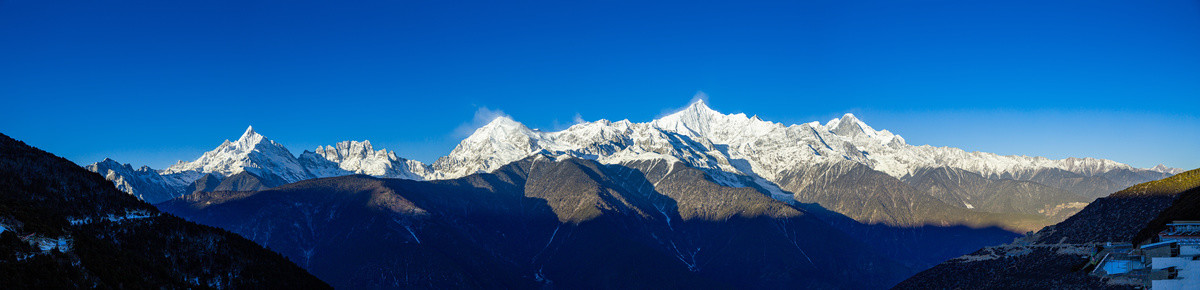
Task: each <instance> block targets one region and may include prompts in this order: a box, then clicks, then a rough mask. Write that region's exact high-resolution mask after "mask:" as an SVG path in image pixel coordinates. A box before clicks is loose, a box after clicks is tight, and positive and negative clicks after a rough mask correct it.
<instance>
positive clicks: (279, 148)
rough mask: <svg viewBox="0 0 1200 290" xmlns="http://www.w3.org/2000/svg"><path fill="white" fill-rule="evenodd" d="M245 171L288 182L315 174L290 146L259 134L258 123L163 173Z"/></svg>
mask: <svg viewBox="0 0 1200 290" xmlns="http://www.w3.org/2000/svg"><path fill="white" fill-rule="evenodd" d="M242 171H251V173H255V174H258V175H259V176H265V175H269V174H274V175H278V177H280V178H282V179H283V180H285V181H287V182H296V181H300V180H304V179H309V178H311V177H312V176H311V174H310V173H308V172H307V171H306V170H305V169H304V168H303V167H301V166H300V164H299V163H298V162H297V160H296V157H295V156H293V155H292V153H291V152H289V151H288V149H287V148H286V147H284V146H283V145H282V144H279V143H275V141H271V140H270V139H267V138H266V137H264V136H263V135H261V134H258V132H255V131H254V127H247V128H246V132H245V133H242V136H241V137H240V138H238V140H237V141H235V142H229V141H228V140H226V142H224V143H222V144H221V145H220V146H217V148H216V149H213V150H212V151H208V152H205V153H204V155H201V156H200V158H199V159H196V160H195V161H192V162H183V163H178V164H175V165H172V166H171V167H168V168H167V169H165V170H163V172H162V173H163V174H175V173H184V172H192V174H191V175H197V176H199V175H202V174H203V173H219V174H221V175H224V176H230V175H233V174H237V173H240V172H242Z"/></svg>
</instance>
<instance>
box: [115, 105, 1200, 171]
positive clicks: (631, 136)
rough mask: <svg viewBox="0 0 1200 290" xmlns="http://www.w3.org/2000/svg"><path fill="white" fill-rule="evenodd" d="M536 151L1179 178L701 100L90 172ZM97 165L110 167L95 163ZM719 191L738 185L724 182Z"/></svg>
mask: <svg viewBox="0 0 1200 290" xmlns="http://www.w3.org/2000/svg"><path fill="white" fill-rule="evenodd" d="M534 154H547V155H551V156H561V157H577V158H584V159H592V160H597V161H599V162H601V163H606V164H627V163H630V162H638V161H645V160H653V161H664V162H669V163H674V162H681V163H683V164H685V165H687V166H691V167H695V168H699V169H704V170H707V171H708V172H709V173H712V174H716V175H722V174H726V175H730V176H732V177H730V178H732V179H736V176H743V177H747V178H750V179H753V180H756V181H755V182H754V183H757V184H758V185H761V186H760V187H768V188H769V187H772V186H771V185H770V184H771V183H778V182H779V181H780V178H781V175H782V174H785V173H786V172H792V171H797V170H801V169H803V168H808V167H812V166H818V165H822V164H836V163H842V162H851V163H857V164H862V165H866V166H868V167H869V168H871V169H874V170H877V171H881V172H884V173H886V174H888V175H891V176H893V177H896V178H903V177H905V176H908V175H910V174H912V173H913V172H915V171H916V170H919V169H922V168H938V167H948V168H955V169H961V170H966V171H969V172H974V173H978V174H980V175H982V176H985V177H989V178H1026V177H1028V176H1026V175H1030V174H1032V172H1037V171H1039V170H1046V169H1054V170H1063V171H1067V172H1071V173H1074V174H1080V175H1084V176H1094V175H1099V174H1104V173H1106V172H1111V171H1114V170H1130V171H1134V172H1159V173H1167V174H1173V173H1177V172H1179V171H1181V170H1179V169H1172V168H1167V167H1166V166H1159V167H1155V168H1150V169H1137V168H1133V167H1131V166H1129V165H1126V164H1122V163H1119V162H1115V161H1112V160H1105V159H1096V158H1066V159H1059V160H1053V159H1049V158H1045V157H1029V156H1002V155H998V154H993V153H985V152H967V151H965V150H962V149H958V148H952V147H933V146H929V145H921V146H914V145H909V144H907V142H906V141H905V140H904V138H903V137H901V136H899V135H896V134H893V133H892V132H890V131H888V130H876V129H874V128H872V127H871V126H870V125H868V124H867V123H866V122H864V121H862V120H861V119H859V117H858V116H855V115H854V114H850V113H847V114H845V115H843V116H841V117H840V118H834V119H831V120H829V121H828V122H826V123H825V124H821V123H819V122H809V123H802V124H792V125H785V124H782V123H776V122H771V121H765V120H762V119H761V118H759V117H758V116H757V115H755V116H751V117H747V116H746V114H742V113H738V114H723V113H721V112H719V111H717V110H714V109H712V108H711V107H709V104H708V102H706V101H704V100H703V99H700V100H697V101H694V102H692V103H690V104H689V105H688V106H686V107H684V108H682V109H680V110H678V111H676V112H674V113H671V114H668V115H665V116H662V117H660V118H657V119H655V120H651V121H649V122H644V123H635V122H631V121H629V120H621V121H616V122H613V121H609V120H597V121H592V122H582V123H579V124H576V125H573V126H571V127H569V128H567V129H564V130H561V131H555V132H548V131H542V130H535V129H530V128H529V127H527V126H525V125H524V124H522V123H520V122H517V121H516V120H514V119H512V118H511V117H509V116H505V115H501V116H497V117H495V118H494V119H492V120H491V121H490V122H488V123H487V124H485V125H484V126H482V127H480V128H478V129H476V130H475V131H474V132H473V133H472V134H471V135H469V136H468V137H466V138H465V139H464V140H462V141H461V142H460V143H459V144H458V145H457V146H456V147H455V148H454V150H452V151H451V152H450V154H448V155H446V156H444V157H442V158H439V159H438V160H437V161H436V162H434V163H433V164H432V165H429V164H424V163H421V162H418V161H415V160H408V159H404V158H402V157H399V156H397V155H396V154H395V152H393V151H388V150H386V149H379V150H376V149H375V148H374V147H373V146H372V144H371V143H370V141H366V140H364V141H343V142H338V143H336V144H334V145H331V146H320V147H318V148H316V149H315V150H313V151H304V152H303V153H302V154H301V155H300V156H298V157H297V156H293V155H292V154H291V152H289V151H288V149H287V148H285V147H284V146H283V145H282V144H279V143H276V142H275V141H272V140H270V139H267V138H266V137H264V136H263V135H261V134H259V133H258V132H257V131H255V130H254V128H253V127H252V126H251V127H247V128H246V130H245V132H244V133H243V134H242V135H241V136H240V137H239V138H238V139H237V140H236V141H232V142H231V141H229V140H226V141H225V142H224V143H222V144H221V145H220V146H218V147H217V148H216V149H214V150H212V151H209V152H206V153H204V154H203V155H202V156H201V157H200V158H198V159H196V160H194V161H191V162H183V161H181V162H180V163H178V164H175V165H173V166H171V167H169V168H167V169H164V170H161V171H157V172H153V170H140V171H138V170H127V169H121V167H122V166H119V163H116V162H115V161H112V160H105V161H102V162H98V163H97V164H93V166H91V167H92V168H96V170H93V171H97V172H101V171H106V172H101V173H102V174H107V175H112V177H111V178H110V179H111V180H114V181H118V180H124V181H128V180H132V179H135V178H134V176H135V175H136V176H138V177H137V178H136V179H139V180H150V181H148V183H155V182H159V181H156V180H161V183H162V185H161V187H164V188H183V187H186V186H187V185H188V184H190V183H191V182H193V181H195V180H197V179H199V178H200V177H202V176H205V175H206V174H210V173H215V174H218V175H221V176H231V175H233V174H237V173H239V172H243V171H249V172H251V173H254V174H256V175H259V176H278V177H279V179H280V180H283V181H285V182H295V181H299V180H304V179H310V178H319V177H332V176H341V175H348V174H368V175H374V176H379V177H390V178H405V179H416V180H424V179H450V178H457V177H462V176H466V175H470V174H474V173H482V172H490V171H492V170H495V169H497V168H499V167H501V166H503V165H506V164H508V163H511V162H514V161H517V160H520V159H523V158H526V157H529V156H532V155H534ZM102 163H103V164H108V165H104V166H101V164H102ZM110 163H115V164H116V165H113V164H110ZM118 169H119V170H118ZM130 169H132V168H130ZM110 173H111V174H110ZM154 175H161V176H157V177H156V176H154ZM719 179H720V178H719ZM732 179H730V180H732ZM727 185H733V186H738V185H746V184H745V183H744V182H743V183H741V184H739V183H737V182H732V181H731V182H730V183H729V184H727ZM135 187H139V186H137V185H129V186H126V187H125V188H127V189H128V190H127V192H135V191H137V190H135V189H134V188H135ZM125 188H123V189H125Z"/></svg>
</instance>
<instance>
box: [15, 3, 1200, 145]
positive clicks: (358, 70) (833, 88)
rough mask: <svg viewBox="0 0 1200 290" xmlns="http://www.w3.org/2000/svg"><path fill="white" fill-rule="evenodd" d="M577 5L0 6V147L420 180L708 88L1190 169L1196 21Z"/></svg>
mask: <svg viewBox="0 0 1200 290" xmlns="http://www.w3.org/2000/svg"><path fill="white" fill-rule="evenodd" d="M321 2H330V3H321ZM332 2H337V3H336V4H334V3H332ZM346 2H354V3H346ZM580 2H584V1H485V2H479V3H472V2H466V1H178V0H166V1H149V0H146V1H116V0H114V1H46V0H4V1H0V99H2V100H3V103H4V108H5V110H4V113H3V114H0V132H3V133H4V134H8V135H10V136H13V137H15V138H17V139H20V140H24V141H26V142H29V143H30V144H32V145H34V146H38V147H41V148H43V149H45V150H47V151H50V152H53V153H56V154H59V155H62V156H64V157H67V158H70V159H72V160H74V161H76V162H77V163H81V164H87V163H91V162H95V161H98V160H100V159H103V158H104V157H113V158H114V159H117V160H119V161H122V162H128V163H133V164H134V165H142V164H148V165H151V166H153V167H156V168H162V167H165V166H167V165H169V164H171V163H173V162H174V161H175V160H179V159H185V160H192V159H194V158H196V157H198V156H199V154H200V153H202V152H204V151H207V150H210V149H211V148H213V147H215V146H217V145H219V144H220V143H221V141H223V140H224V139H235V138H237V137H238V135H240V134H241V133H242V130H244V129H245V127H246V126H247V125H254V127H255V128H256V130H258V131H259V132H260V133H263V134H264V135H266V136H267V137H268V138H271V139H274V140H276V141H278V142H280V143H283V144H285V145H287V146H288V147H289V148H291V149H292V150H293V153H295V154H299V152H301V151H303V150H305V149H310V150H311V149H312V148H314V147H316V146H317V145H322V144H332V143H334V142H337V141H341V140H349V139H354V140H362V139H370V140H372V141H373V142H374V143H375V144H376V145H377V147H386V148H388V149H392V150H395V151H397V152H398V153H399V154H400V155H402V156H406V157H411V158H414V159H417V160H422V161H432V160H434V159H436V158H437V157H439V156H441V155H444V154H446V153H447V152H449V151H450V150H451V149H452V148H453V147H454V145H455V144H456V143H457V142H458V140H459V139H460V138H461V137H462V136H461V134H460V133H456V131H461V129H460V127H470V126H471V124H472V122H473V121H472V118H473V115H474V114H475V113H476V112H477V111H478V110H480V109H481V108H488V109H490V110H501V111H503V112H504V113H506V114H509V115H512V116H513V117H514V118H515V119H517V120H518V121H521V122H524V123H526V124H528V125H529V126H531V127H535V128H544V129H554V128H556V127H562V126H565V125H566V124H570V123H571V122H572V120H573V119H574V117H575V116H576V114H578V115H579V116H582V117H583V119H586V120H596V119H600V118H606V119H625V118H628V119H631V120H633V121H648V120H650V119H653V118H655V117H656V116H658V115H661V114H662V113H663V112H664V111H667V110H670V109H671V108H677V107H681V106H684V105H685V104H686V103H687V101H688V100H689V99H691V97H692V95H693V94H695V93H696V92H697V91H704V92H706V93H708V95H710V96H711V99H710V104H711V105H712V107H714V108H715V109H717V110H720V111H723V112H727V113H733V112H745V113H749V114H758V115H759V116H761V117H762V118H764V119H767V120H772V121H779V122H784V123H800V122H807V121H812V120H820V121H822V122H824V121H826V120H828V119H830V118H833V117H837V116H840V115H841V114H843V113H846V112H853V113H855V114H856V115H858V116H859V117H860V119H862V120H864V121H866V122H867V123H869V124H871V125H872V126H874V127H876V128H880V129H889V130H891V131H893V132H896V133H898V134H900V135H903V136H905V138H906V139H907V140H908V141H909V143H912V144H931V145H935V146H955V147H961V148H964V149H967V150H981V151H988V152H996V153H1001V154H1023V155H1039V156H1048V157H1053V158H1063V157H1069V156H1079V157H1084V156H1093V157H1101V158H1110V159H1114V160H1117V161H1121V162H1126V163H1130V164H1132V165H1135V166H1139V167H1148V166H1153V165H1155V164H1158V163H1165V164H1167V165H1170V166H1175V167H1183V168H1196V167H1200V106H1198V105H1200V100H1198V99H1200V3H1198V2H1197V1H1194V0H1192V1H1168V0H1162V1H1095V0H1089V1H1011V0H1004V1H961V0H947V1H933V0H921V1H895V0H889V1H786V2H752V1H729V2H714V1H679V2H662V1H654V2H656V3H655V4H647V3H642V2H647V1H593V3H590V4H586V3H580ZM735 2H736V3H735ZM793 2H802V3H793Z"/></svg>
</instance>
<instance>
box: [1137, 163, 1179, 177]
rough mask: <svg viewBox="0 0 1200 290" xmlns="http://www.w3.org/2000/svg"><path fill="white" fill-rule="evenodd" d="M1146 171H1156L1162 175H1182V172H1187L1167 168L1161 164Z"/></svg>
mask: <svg viewBox="0 0 1200 290" xmlns="http://www.w3.org/2000/svg"><path fill="white" fill-rule="evenodd" d="M1147 170H1150V171H1157V172H1162V173H1167V174H1180V173H1183V172H1184V171H1187V170H1184V169H1183V168H1173V167H1167V166H1166V165H1163V164H1162V163H1159V164H1158V165H1156V166H1154V167H1153V168H1149V169H1147Z"/></svg>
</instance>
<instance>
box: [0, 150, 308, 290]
mask: <svg viewBox="0 0 1200 290" xmlns="http://www.w3.org/2000/svg"><path fill="white" fill-rule="evenodd" d="M0 288H5V289H29V288H35V289H61V288H137V289H141V288H147V289H148V288H166V289H173V288H253V289H262V288H293V289H295V288H328V286H327V285H326V284H325V283H323V282H321V281H320V280H318V279H317V278H316V277H313V276H312V275H310V274H308V273H307V272H305V271H304V269H302V268H300V267H297V266H296V265H295V264H293V263H291V262H289V261H288V260H287V259H285V258H284V257H283V256H280V255H279V254H277V253H274V252H271V251H269V250H267V249H264V248H263V247H262V246H259V245H257V244H255V243H253V242H251V241H249V240H246V239H244V238H242V237H239V236H237V235H235V234H232V233H229V232H227V231H224V230H221V229H217V228H212V227H209V226H203V225H197V224H194V223H191V222H187V221H184V220H182V219H180V218H178V217H175V216H172V215H169V214H165V213H161V212H159V210H158V209H156V208H154V207H153V206H151V205H149V204H147V203H144V202H142V201H139V200H138V199H137V198H135V197H133V196H130V195H129V194H127V193H125V192H121V191H119V190H117V189H116V188H115V187H113V184H112V183H111V182H109V181H107V180H105V179H104V177H102V176H100V175H98V174H96V173H93V172H89V171H87V170H84V169H83V168H80V167H79V166H76V165H75V164H74V163H72V162H70V161H68V160H66V159H63V158H60V157H57V156H54V155H52V154H50V153H46V152H44V151H41V150H38V149H36V148H33V147H30V146H28V145H26V144H25V143H23V142H20V141H17V140H13V139H12V138H9V137H8V136H4V135H2V134H0Z"/></svg>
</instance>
